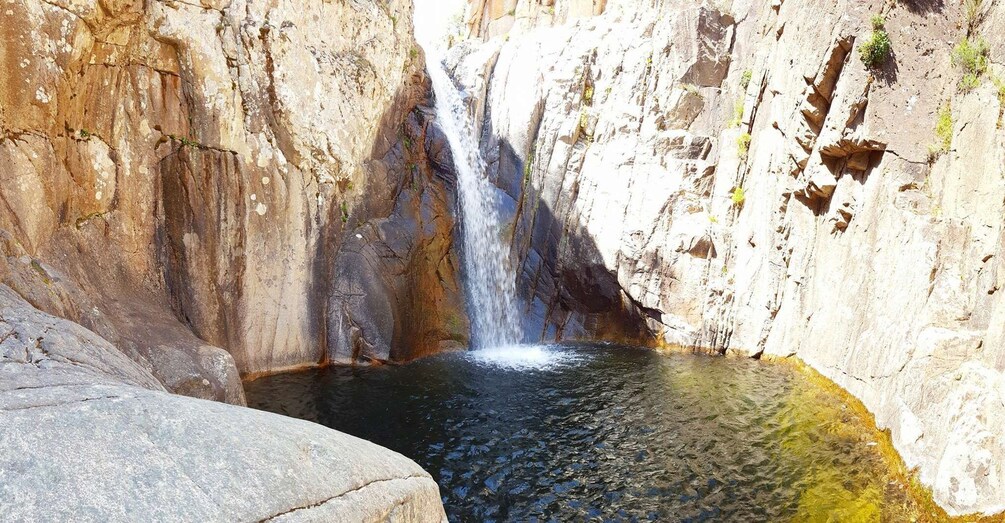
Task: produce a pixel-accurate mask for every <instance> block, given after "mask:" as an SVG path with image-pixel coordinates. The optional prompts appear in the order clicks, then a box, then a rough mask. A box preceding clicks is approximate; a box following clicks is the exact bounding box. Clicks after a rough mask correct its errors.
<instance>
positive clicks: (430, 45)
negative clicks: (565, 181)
mask: <svg viewBox="0 0 1005 523" xmlns="http://www.w3.org/2000/svg"><path fill="white" fill-rule="evenodd" d="M415 12H416V16H415V36H416V39H417V40H418V42H419V45H421V46H422V48H423V50H425V52H426V64H427V69H428V71H429V77H430V80H431V81H432V84H433V90H434V92H435V93H436V118H437V121H438V122H439V125H440V128H441V129H443V133H444V134H445V135H446V137H447V141H448V142H449V143H450V150H451V152H452V154H453V158H454V168H455V169H456V171H457V186H458V192H459V198H460V204H461V228H462V230H463V238H462V239H463V242H464V252H463V256H464V269H465V272H466V282H465V284H466V290H467V295H468V315H469V316H470V318H471V337H472V340H471V341H472V344H473V345H474V347H475V348H488V347H502V346H508V345H513V344H516V343H519V342H520V339H521V335H520V332H521V329H520V323H519V319H518V315H517V305H516V304H517V300H516V282H515V278H514V277H513V275H512V273H511V271H510V270H509V249H508V246H507V245H506V244H505V243H504V242H503V240H502V238H501V236H502V233H503V230H502V225H501V224H500V222H499V214H498V212H497V211H496V205H495V201H494V200H495V191H496V189H495V188H494V187H493V186H492V184H491V183H490V182H489V180H488V176H487V175H486V172H485V162H484V161H483V160H482V158H481V153H480V152H479V149H478V140H477V138H476V137H475V136H474V128H473V126H472V125H471V118H470V117H469V116H468V111H467V107H466V106H465V104H464V100H463V97H462V95H461V92H460V91H459V90H458V89H457V86H455V85H454V82H453V80H451V79H450V76H449V75H448V74H447V71H446V69H445V68H444V65H443V58H444V54H445V40H446V38H445V37H446V31H447V30H448V25H447V21H448V20H449V17H448V16H447V14H446V12H447V10H444V6H443V3H442V0H424V1H423V0H420V1H418V2H416V6H415Z"/></svg>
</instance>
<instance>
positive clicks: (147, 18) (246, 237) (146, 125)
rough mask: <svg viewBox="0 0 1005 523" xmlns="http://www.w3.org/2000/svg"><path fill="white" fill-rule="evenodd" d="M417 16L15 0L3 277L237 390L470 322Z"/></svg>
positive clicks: (141, 350) (5, 49) (198, 378)
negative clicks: (436, 155)
mask: <svg viewBox="0 0 1005 523" xmlns="http://www.w3.org/2000/svg"><path fill="white" fill-rule="evenodd" d="M411 19H412V6H411V2H410V1H408V0H393V1H390V2H384V1H381V2H377V1H373V0H368V1H361V2H330V1H327V0H310V1H306V2H286V3H282V2H280V3H274V2H265V3H263V2H253V1H247V0H212V1H210V0H203V1H200V2H175V1H164V0H155V1H129V0H126V1H114V2H106V1H99V0H80V1H78V0H74V1H64V0H53V1H45V2H37V1H32V0H23V1H22V0H17V1H9V2H6V3H4V4H3V8H2V9H0V131H2V132H0V239H2V241H0V251H2V252H0V254H2V256H0V281H2V282H3V283H6V284H7V285H9V286H10V287H11V288H13V289H14V290H15V291H16V292H17V293H18V294H20V295H21V296H23V297H25V298H26V299H28V300H29V301H30V302H31V303H32V304H33V305H35V306H36V307H38V308H40V309H42V310H45V311H46V312H49V313H52V314H55V315H58V316H60V317H64V318H67V319H70V320H72V321H74V322H78V323H80V324H82V325H84V326H86V327H87V328H89V329H92V330H94V331H95V332H98V333H99V334H100V335H101V336H103V337H104V338H106V339H107V340H108V341H110V342H112V343H113V344H114V345H115V346H116V347H118V348H119V349H120V350H121V351H122V352H124V353H126V354H128V355H129V356H130V357H132V358H133V359H134V360H136V361H137V362H139V363H140V364H141V365H142V366H143V367H145V368H147V369H148V370H150V371H151V372H152V373H153V374H154V375H155V376H156V377H157V378H158V379H159V380H160V381H161V382H162V383H163V384H164V385H166V386H167V387H168V388H169V389H170V390H172V391H174V392H179V393H182V394H187V395H191V396H196V397H200V398H205V399H214V400H220V401H228V402H232V403H238V404H241V403H243V402H244V396H243V392H242V390H241V387H240V383H239V375H240V374H245V375H251V374H257V373H262V372H272V371H276V370H280V369H285V368H291V367H299V366H305V365H314V364H319V363H326V362H329V361H336V360H337V361H353V362H360V363H365V362H369V361H373V360H388V359H400V360H407V359H410V358H414V357H416V356H418V355H422V354H425V353H428V352H431V351H435V350H438V348H439V347H440V345H441V344H444V343H446V344H450V343H453V342H454V341H452V340H456V339H459V338H463V337H464V336H466V334H463V335H462V334H458V333H463V332H464V328H463V327H464V325H465V320H464V318H465V314H464V311H463V308H462V304H461V300H460V298H459V296H460V294H459V291H458V287H459V284H458V279H457V274H456V271H455V270H454V267H456V266H457V263H456V255H455V254H454V253H453V252H452V251H451V249H450V246H451V245H452V241H453V240H452V239H453V229H454V222H453V219H452V213H451V212H450V211H451V209H452V207H451V206H452V204H453V194H452V188H451V185H450V181H449V169H442V168H438V167H436V166H433V165H431V164H429V163H428V162H427V159H426V154H425V145H426V141H425V137H426V135H427V134H428V133H427V129H430V128H433V127H434V126H433V123H432V122H431V121H430V119H429V118H427V117H424V116H422V115H423V113H422V111H421V110H419V109H416V107H417V106H418V105H420V104H428V103H429V102H428V99H427V98H428V96H429V95H428V86H427V85H426V82H425V78H424V73H423V71H424V62H423V56H422V53H421V51H420V50H419V49H418V47H417V46H416V44H415V43H414V39H413V36H412V24H411ZM413 110H414V111H413ZM406 120H407V121H406ZM392 236H393V238H392ZM353 253H356V254H353ZM359 253H365V254H363V255H361V256H362V257H361V258H360V257H358V258H357V259H356V261H357V262H359V263H350V264H351V265H353V270H356V271H361V272H358V273H352V274H349V273H347V272H346V270H345V269H344V267H345V265H346V261H345V260H348V259H349V257H351V256H354V255H359ZM388 253H393V256H392V258H393V261H390V260H391V259H390V258H388V256H387V255H388ZM360 260H364V261H365V262H366V263H362V262H360ZM386 263H390V264H391V265H393V267H384V266H383V265H382V264H386ZM366 271H370V272H366ZM359 287H366V292H367V296H368V297H367V299H368V300H370V301H371V303H369V304H367V305H368V306H371V305H374V304H377V305H379V306H380V307H379V311H380V312H379V313H377V312H375V313H374V315H373V316H372V318H371V320H372V321H373V324H372V325H369V324H368V325H364V323H365V322H364V321H363V320H362V319H360V318H359V316H360V312H359V310H358V307H356V308H354V306H351V305H349V304H350V303H351V302H353V300H355V299H356V297H355V295H354V294H353V292H352V289H354V288H359ZM354 310H355V311H356V312H353V311H354ZM378 316H379V317H380V319H379V320H378V319H376V318H377V317H378ZM417 318H418V319H420V320H421V321H416V319H417ZM392 347H394V351H393V352H394V353H393V354H392V350H391V348H392Z"/></svg>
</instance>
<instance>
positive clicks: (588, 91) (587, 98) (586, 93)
mask: <svg viewBox="0 0 1005 523" xmlns="http://www.w3.org/2000/svg"><path fill="white" fill-rule="evenodd" d="M583 101H584V102H586V103H587V104H590V103H593V86H592V85H587V86H586V88H585V89H583Z"/></svg>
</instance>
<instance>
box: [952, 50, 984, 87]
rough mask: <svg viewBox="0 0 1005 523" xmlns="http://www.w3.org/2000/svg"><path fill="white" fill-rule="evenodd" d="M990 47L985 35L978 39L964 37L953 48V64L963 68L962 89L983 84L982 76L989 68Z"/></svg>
mask: <svg viewBox="0 0 1005 523" xmlns="http://www.w3.org/2000/svg"><path fill="white" fill-rule="evenodd" d="M989 52H990V48H989V47H988V42H987V40H985V39H984V38H983V37H978V38H977V39H976V40H971V39H970V38H967V37H963V39H962V40H960V43H958V44H956V47H954V48H953V65H956V66H957V67H961V68H962V69H963V78H962V79H960V89H961V90H963V91H969V90H971V89H975V88H977V87H978V86H980V84H981V76H983V75H984V73H985V72H986V71H987V70H988V53H989Z"/></svg>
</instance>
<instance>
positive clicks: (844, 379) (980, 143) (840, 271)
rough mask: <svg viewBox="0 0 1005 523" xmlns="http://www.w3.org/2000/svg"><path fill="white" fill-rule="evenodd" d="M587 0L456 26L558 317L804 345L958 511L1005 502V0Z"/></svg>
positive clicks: (519, 219)
mask: <svg viewBox="0 0 1005 523" xmlns="http://www.w3.org/2000/svg"><path fill="white" fill-rule="evenodd" d="M587 3H588V4H589V6H587V8H584V7H583V6H582V5H580V4H581V3H580V2H575V1H568V2H563V1H561V0H559V1H556V2H555V3H554V4H552V3H550V2H543V3H542V2H533V1H519V2H510V3H509V4H506V3H505V2H503V3H496V2H477V1H476V2H472V4H471V8H470V9H469V15H470V16H469V21H470V22H471V24H470V28H471V32H472V34H473V35H475V36H477V37H478V38H477V39H476V41H474V42H470V41H469V42H466V43H464V44H462V45H460V46H458V47H457V48H456V49H455V56H454V63H453V65H454V72H455V76H456V77H457V79H458V81H459V82H461V83H463V84H464V85H465V86H466V87H467V88H468V91H469V92H470V93H471V94H472V99H473V102H472V105H473V107H472V112H473V113H474V114H475V115H476V116H477V117H478V118H479V120H480V121H481V130H482V147H483V153H484V155H485V157H486V159H487V160H488V162H489V164H490V172H491V173H492V175H493V176H494V177H495V179H496V183H497V185H498V186H499V187H500V189H501V191H502V192H504V193H506V194H507V195H508V196H509V198H508V204H507V206H506V207H507V209H506V212H507V216H508V217H509V219H510V223H511V226H512V231H513V232H512V235H511V243H512V246H513V250H514V253H515V263H516V264H517V265H518V267H519V270H520V276H519V278H520V280H519V281H520V288H521V291H522V293H523V295H524V297H525V298H526V299H527V313H528V316H529V317H530V318H532V320H533V321H532V323H533V325H532V326H531V327H532V328H533V329H536V330H535V331H534V332H535V334H539V335H540V337H541V338H544V339H553V338H576V337H595V336H600V337H609V336H618V337H630V336H632V335H633V334H634V336H635V337H637V338H642V339H643V340H644V339H645V338H646V337H647V336H649V335H652V336H655V337H656V338H657V340H658V342H660V343H665V344H669V345H677V346H683V347H691V348H695V349H700V350H707V351H712V352H718V353H724V352H737V353H741V354H748V355H754V356H760V355H762V354H767V355H776V356H791V355H795V356H798V357H800V358H801V359H803V360H804V361H806V362H807V363H809V364H810V365H812V366H813V367H815V368H816V369H818V370H820V371H821V372H822V373H824V374H825V375H827V376H828V377H830V378H831V379H833V380H834V381H835V382H837V383H839V384H840V385H842V386H843V387H845V388H846V389H848V390H849V391H850V392H852V393H853V394H855V395H856V396H858V397H859V398H861V399H862V400H863V401H864V402H865V404H866V405H867V406H868V407H869V408H870V409H871V410H872V411H873V412H874V413H875V414H876V417H877V421H878V423H879V424H880V425H881V426H883V427H888V428H889V429H890V430H891V433H892V435H893V439H894V442H895V444H896V446H897V448H898V449H899V450H900V451H901V453H902V454H903V456H904V458H905V460H906V461H907V463H908V464H909V465H910V466H912V467H918V468H919V471H920V475H921V479H922V481H923V482H924V483H925V484H927V485H929V486H930V487H932V488H933V491H934V493H935V497H936V499H937V501H938V502H939V503H940V504H942V505H943V506H944V507H945V508H946V509H947V510H948V511H949V512H950V513H952V514H963V513H969V512H977V511H980V512H989V513H990V512H997V511H1001V510H1003V509H1005V506H1003V505H1002V500H1003V499H1005V436H1003V432H1002V430H1001V420H1002V419H1005V345H1003V339H1002V335H1001V331H1002V328H1001V327H1000V324H1001V321H999V318H998V316H999V315H1000V314H1001V310H1003V307H1005V301H1003V300H1002V298H1001V296H1002V295H1001V293H1000V292H998V290H999V287H1000V286H1001V283H1000V280H1001V278H1002V271H1003V266H1002V265H1001V259H1002V256H1003V255H1005V244H1003V232H1005V229H1003V223H1005V222H1003V221H1002V216H1005V203H1003V202H1005V132H1003V131H1002V117H1001V115H1002V107H1003V102H1005V95H1003V94H1002V93H1003V92H1005V90H1002V89H1001V87H1000V86H1001V85H1005V84H1003V83H1002V81H1001V80H1000V78H1003V77H1005V68H1003V67H1001V66H1000V65H998V63H997V61H1000V60H1001V57H1002V56H1003V53H1005V48H1003V47H1002V42H1000V41H999V40H1000V39H995V38H994V35H999V34H1003V32H1005V25H1003V24H1005V11H1003V8H1002V7H1001V6H1000V5H999V3H998V2H995V1H991V0H985V1H984V2H983V3H981V4H980V6H981V7H980V9H979V10H978V11H977V12H976V13H975V15H974V16H968V15H967V13H966V11H965V9H964V6H960V5H958V4H957V3H955V2H942V1H928V0H916V1H902V2H901V1H898V2H882V1H878V0H877V1H870V2H859V1H854V2H853V1H835V2H807V1H801V0H763V1H760V0H753V1H745V0H742V1H741V0H736V1H732V2H691V1H683V0H661V1H654V2H640V1H635V0H610V1H609V2H606V4H605V5H603V6H599V5H597V3H596V2H593V3H589V2H587ZM503 4H505V5H503ZM591 9H592V13H591ZM572 13H577V15H576V16H573V15H572ZM590 14H595V15H597V16H589V15H590ZM874 15H881V16H883V17H884V19H885V21H884V24H885V31H886V32H887V33H888V35H889V38H890V40H891V42H892V54H891V55H890V57H889V58H888V59H887V60H886V61H885V62H884V63H882V64H880V65H878V66H875V67H868V66H866V65H865V64H864V63H863V61H862V60H861V59H860V52H861V49H862V46H863V45H864V43H865V42H866V41H867V40H868V39H869V38H870V36H871V33H872V31H873V29H872V27H871V18H872V17H873V16H874ZM982 37H983V38H985V39H986V41H987V42H988V43H989V52H988V55H987V57H988V65H987V68H986V70H985V71H983V72H982V73H981V74H980V75H979V77H978V79H977V82H976V84H977V86H976V87H974V88H972V89H963V88H961V87H960V84H959V82H960V79H961V78H962V77H963V75H964V73H965V71H963V70H962V69H961V68H960V67H959V66H958V65H954V63H953V60H952V58H951V56H952V51H953V48H954V46H955V45H956V44H957V43H958V42H960V41H961V40H962V39H963V38H970V39H971V42H978V41H979V39H980V38H982ZM947 107H948V109H945V108H947ZM947 115H948V116H947ZM940 120H941V121H942V123H943V127H944V128H946V127H950V128H951V133H950V134H951V139H949V140H948V142H949V143H948V144H944V143H943V141H944V139H945V136H946V133H943V134H942V135H941V136H940V135H937V132H936V129H937V127H938V125H939V122H940ZM947 122H948V123H947ZM612 324H614V325H620V326H621V328H620V329H615V330H616V331H617V332H614V333H611V332H608V331H610V330H611V325H612Z"/></svg>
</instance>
